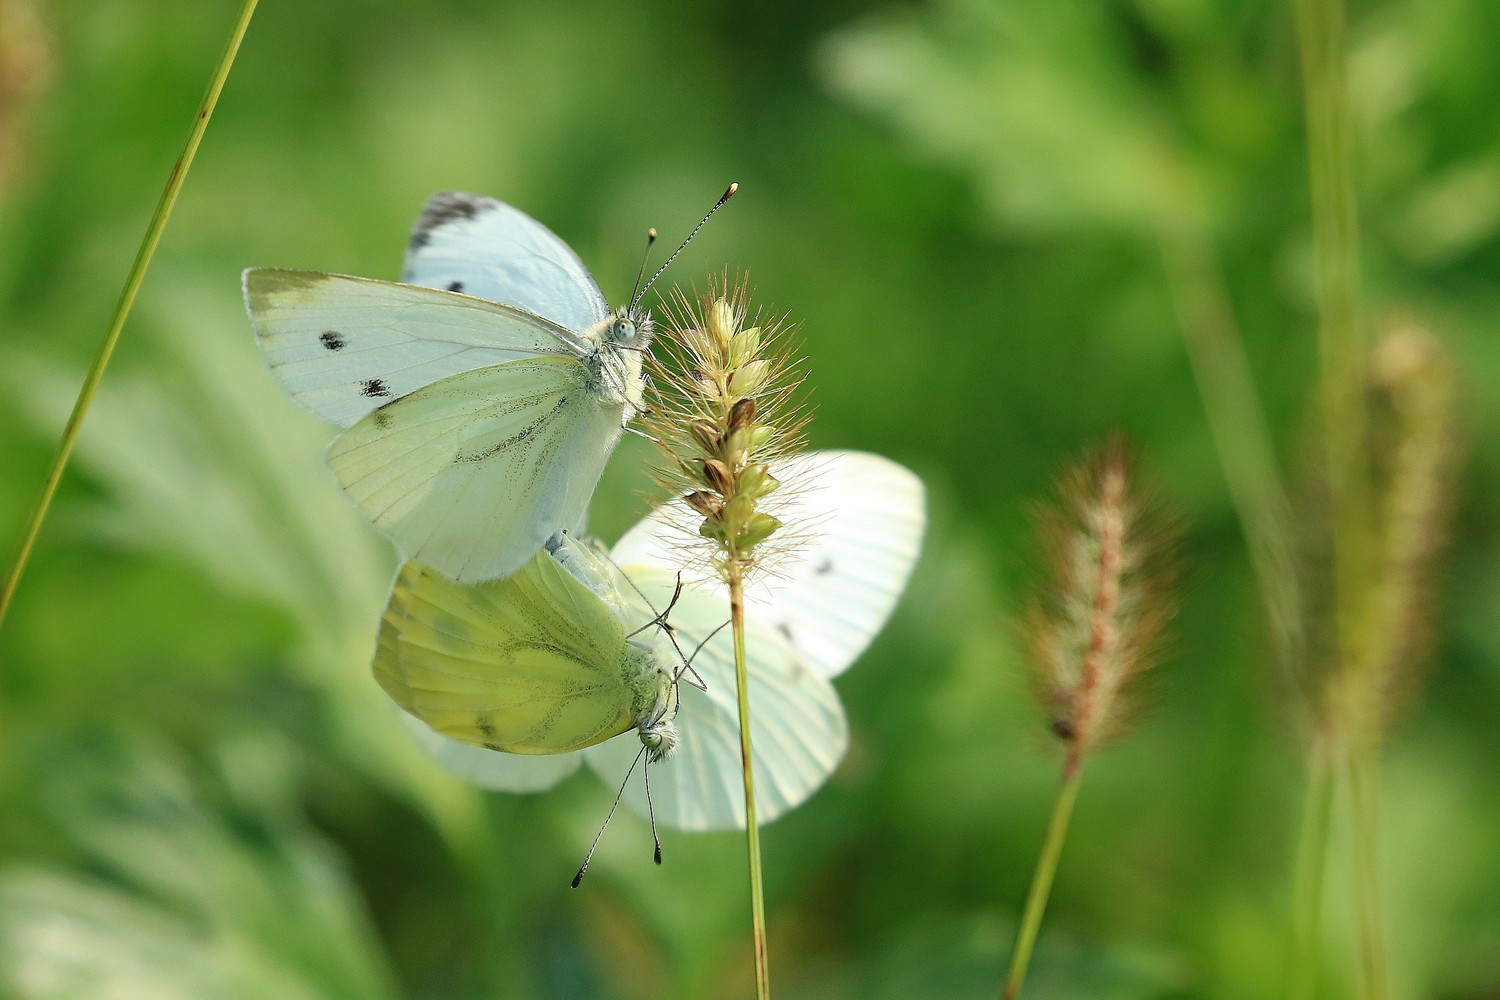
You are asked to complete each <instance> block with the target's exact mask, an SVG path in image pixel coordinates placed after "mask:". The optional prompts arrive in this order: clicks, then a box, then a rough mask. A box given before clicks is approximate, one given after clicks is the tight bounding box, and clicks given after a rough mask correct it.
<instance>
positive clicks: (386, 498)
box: [328, 357, 623, 583]
mask: <svg viewBox="0 0 1500 1000" xmlns="http://www.w3.org/2000/svg"><path fill="white" fill-rule="evenodd" d="M590 377H591V376H590V375H589V372H588V370H587V369H586V368H585V366H584V365H583V364H582V363H581V362H579V361H577V360H575V359H572V358H563V357H544V358H531V359H526V360H520V361H511V362H507V363H505V364H500V365H493V366H491V367H489V368H480V369H477V370H475V371H469V372H463V373H460V374H458V375H453V376H450V377H448V378H445V379H443V380H441V381H439V382H434V383H433V384H432V385H429V386H426V387H424V388H421V389H418V390H417V391H415V392H413V393H411V394H409V395H407V396H404V397H402V398H401V399H398V400H396V401H395V402H392V403H389V404H388V405H386V406H382V407H381V408H380V409H378V410H375V411H374V412H372V413H370V414H369V415H368V416H366V417H365V418H364V419H362V420H361V421H360V422H359V423H357V424H355V425H354V426H353V427H351V428H349V429H348V430H347V431H345V432H344V433H343V434H341V435H339V437H338V438H337V439H336V440H335V441H334V442H333V445H332V446H331V447H330V448H329V451H328V464H329V466H330V467H331V468H332V469H333V471H334V474H335V475H336V476H337V477H338V479H339V482H340V483H342V484H343V486H344V489H345V490H347V491H348V492H349V495H350V496H352V497H353V498H354V501H355V502H356V503H357V504H358V505H359V506H360V509H362V510H363V511H364V512H365V514H366V515H367V516H368V517H369V518H370V519H371V520H372V521H374V522H375V525H376V526H377V527H379V528H380V529H381V530H382V531H384V532H385V533H386V534H387V535H388V536H389V537H390V538H391V540H392V541H394V542H395V543H396V546H397V548H399V549H400V550H401V554H402V555H403V556H406V557H408V558H412V559H419V560H421V561H422V562H424V563H427V564H428V565H430V566H432V567H433V568H435V569H436V570H438V571H439V572H441V573H442V574H444V575H445V576H449V577H452V578H454V579H456V580H460V581H462V582H465V583H472V582H477V581H481V580H492V579H495V578H497V577H502V576H505V575H507V574H509V573H513V572H515V571H516V570H517V569H519V568H520V567H521V565H522V564H523V563H525V562H526V561H527V560H528V559H530V558H531V557H532V555H533V554H535V553H536V552H537V550H539V549H540V548H541V547H542V546H543V544H544V543H545V542H546V541H547V539H549V538H551V537H552V535H553V534H555V533H556V532H557V531H559V530H562V529H567V528H572V527H575V526H576V525H577V524H579V523H580V522H581V521H582V520H583V516H584V512H585V511H586V509H587V507H588V502H589V497H590V496H591V495H592V494H593V492H594V486H595V485H596V484H597V483H598V481H599V475H600V473H601V472H603V471H604V463H605V462H606V460H607V459H608V458H609V453H610V451H611V450H612V449H613V447H614V444H615V441H616V439H617V438H618V437H619V435H620V424H621V420H622V417H623V405H622V404H618V403H615V404H611V403H608V402H604V401H601V400H600V398H599V397H598V396H596V395H595V394H594V393H593V392H591V391H590V390H591V388H594V387H592V386H591V385H590V382H589V379H590Z"/></svg>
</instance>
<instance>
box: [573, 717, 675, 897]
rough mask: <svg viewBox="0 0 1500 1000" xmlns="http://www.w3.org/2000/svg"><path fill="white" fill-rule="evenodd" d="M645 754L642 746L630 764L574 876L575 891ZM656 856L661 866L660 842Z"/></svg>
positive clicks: (652, 829)
mask: <svg viewBox="0 0 1500 1000" xmlns="http://www.w3.org/2000/svg"><path fill="white" fill-rule="evenodd" d="M645 753H646V748H645V747H644V746H642V747H641V749H640V752H639V753H637V754H636V755H635V760H633V761H631V762H630V770H628V771H626V772H625V780H624V781H622V782H620V790H619V791H618V792H616V793H615V801H614V805H612V806H610V807H609V815H608V816H605V817H604V825H603V826H601V827H600V828H599V832H598V833H596V834H595V835H594V842H593V843H592V844H590V845H589V853H588V854H587V855H585V856H584V859H583V864H581V865H579V866H578V874H577V875H574V876H573V888H575V889H576V888H578V883H580V882H582V881H583V877H584V876H585V875H587V874H588V870H589V862H590V861H593V860H594V850H595V848H597V847H598V846H599V838H600V837H603V836H604V831H605V830H608V829H609V821H610V820H612V819H614V818H615V810H616V809H618V808H620V799H621V798H622V797H623V796H624V795H625V785H626V784H627V783H628V782H629V781H630V776H631V775H632V774H634V773H635V766H636V765H637V764H639V763H640V762H641V757H642V756H644V755H645ZM647 787H648V788H649V786H647ZM647 797H648V798H649V797H650V793H649V792H648V793H647ZM651 823H652V826H651V831H652V836H655V835H656V821H655V819H653V820H652V821H651ZM656 856H657V861H656V863H657V864H661V842H660V841H658V842H657V845H656Z"/></svg>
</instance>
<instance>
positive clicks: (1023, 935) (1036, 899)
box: [1004, 767, 1083, 1000]
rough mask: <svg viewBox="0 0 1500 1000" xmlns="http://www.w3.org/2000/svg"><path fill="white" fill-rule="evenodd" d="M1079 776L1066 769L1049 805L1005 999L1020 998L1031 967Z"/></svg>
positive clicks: (1077, 771)
mask: <svg viewBox="0 0 1500 1000" xmlns="http://www.w3.org/2000/svg"><path fill="white" fill-rule="evenodd" d="M1082 777H1083V769H1082V768H1081V767H1071V768H1069V769H1068V771H1067V773H1066V775H1065V776H1064V779H1063V785H1062V788H1061V789H1060V790H1059V791H1058V793H1057V801H1056V802H1055V803H1054V804H1053V806H1052V819H1051V820H1050V821H1049V822H1048V823H1047V838H1046V840H1044V841H1043V842H1042V853H1041V855H1040V856H1039V857H1038V858H1037V862H1036V872H1035V873H1034V874H1033V875H1032V877H1031V891H1030V892H1028V893H1027V895H1026V909H1025V911H1024V912H1023V913H1022V915H1021V929H1020V931H1019V932H1018V933H1017V934H1016V948H1015V951H1013V952H1012V953H1011V956H1010V972H1009V974H1008V975H1007V976H1006V978H1005V993H1004V998H1005V1000H1015V998H1016V997H1018V996H1020V995H1021V985H1022V984H1023V983H1024V982H1025V981H1026V968H1027V966H1028V965H1030V964H1031V950H1032V948H1033V947H1034V946H1035V945H1036V937H1037V932H1038V931H1039V930H1040V929H1041V926H1042V914H1043V913H1045V912H1046V910H1047V899H1048V898H1049V897H1050V896H1051V895H1052V878H1053V876H1054V875H1056V874H1057V860H1058V858H1059V856H1061V854H1062V845H1063V839H1064V838H1065V837H1066V836H1067V833H1068V820H1069V819H1070V818H1071V817H1072V815H1073V803H1074V801H1076V800H1077V798H1078V785H1079V783H1080V781H1081V780H1082Z"/></svg>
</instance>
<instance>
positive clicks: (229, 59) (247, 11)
mask: <svg viewBox="0 0 1500 1000" xmlns="http://www.w3.org/2000/svg"><path fill="white" fill-rule="evenodd" d="M257 2H258V0H245V4H244V6H243V7H242V8H241V9H240V15H239V18H238V19H237V20H236V21H235V23H234V28H233V29H232V30H231V31H230V33H229V42H228V44H226V45H225V47H224V53H223V55H221V56H220V57H219V62H218V64H217V65H216V66H215V67H214V71H213V76H212V77H210V78H209V82H208V90H207V91H206V92H205V93H204V95H203V100H202V102H201V103H200V104H199V105H198V110H197V112H196V114H194V116H193V125H192V128H191V129H190V130H189V131H188V137H187V142H186V143H185V144H184V145H183V149H182V153H181V154H180V155H179V156H178V157H177V162H175V163H174V164H172V172H171V173H170V174H169V175H168V176H167V185H166V187H165V188H164V189H163V190H162V193H161V199H160V200H159V201H158V202H157V203H156V211H155V212H154V213H153V214H152V216H151V221H150V223H149V224H147V226H146V234H145V236H144V237H142V239H141V245H140V248H139V249H138V250H137V251H136V255H135V260H134V262H132V263H131V265H130V271H129V273H128V274H127V275H126V276H125V287H124V288H123V289H122V290H121V292H120V300H119V302H118V303H117V304H116V305H115V312H114V317H113V319H111V320H110V325H109V331H108V332H107V333H106V334H105V335H104V341H103V343H101V344H100V345H99V351H98V353H97V354H96V355H95V356H94V362H93V365H92V366H91V367H90V368H89V371H88V375H86V376H85V377H84V380H83V386H82V387H81V388H80V389H79V390H78V399H77V401H75V402H74V404H73V412H72V414H71V415H70V416H69V417H68V422H67V425H66V426H64V428H63V433H62V438H61V439H60V440H59V441H58V444H57V451H56V452H55V453H54V454H53V456H52V465H51V467H50V468H49V469H48V470H47V477H46V479H45V481H44V482H43V484H42V495H41V497H40V498H39V499H38V500H37V505H36V508H35V509H34V510H33V511H32V513H31V517H30V519H29V520H28V521H27V522H26V526H25V527H24V528H23V529H22V532H21V543H20V546H19V547H18V548H17V550H16V556H15V560H14V561H13V562H12V563H11V566H10V569H9V571H8V572H7V573H6V575H5V582H4V583H3V584H0V628H3V627H4V625H5V616H6V614H7V613H8V612H9V610H10V602H11V599H12V598H13V597H14V596H15V592H16V587H17V586H19V584H20V582H21V575H22V573H24V572H25V570H26V563H27V561H28V560H29V559H30V557H31V550H32V548H33V547H34V546H35V545H36V539H37V535H38V534H40V533H41V530H42V523H43V522H44V521H45V520H46V519H47V512H48V511H49V510H50V509H51V507H52V500H53V498H54V497H55V496H56V495H57V487H58V484H59V483H61V482H62V477H63V473H64V472H65V471H66V470H67V467H68V460H69V459H70V458H71V457H72V455H73V445H74V444H75V443H76V442H77V440H78V432H79V431H80V430H81V429H82V428H83V420H84V417H86V416H87V415H88V411H89V406H90V404H92V403H93V401H94V394H95V392H97V391H98V388H99V383H100V382H101V381H102V380H103V378H104V370H105V368H107V367H108V366H109V360H110V357H111V356H112V355H113V354H114V351H115V345H116V344H117V343H119V340H120V331H121V330H123V329H124V328H125V320H126V319H127V318H128V317H129V316H130V309H131V307H132V306H133V305H134V304H135V297H136V293H137V292H139V291H140V287H141V281H142V280H143V279H144V278H145V276H146V268H147V266H148V265H149V264H150V263H151V258H152V256H153V255H154V254H155V253H156V245H157V244H158V243H159V242H161V234H162V231H163V230H165V229H166V226H167V218H168V217H169V216H170V215H171V214H172V207H173V206H174V205H176V204H177V195H178V193H179V192H181V190H182V185H183V182H184V181H185V180H186V179H187V172H188V168H189V167H191V166H192V164H193V157H194V156H195V155H196V154H197V152H198V145H199V143H201V142H202V141H203V133H204V132H205V131H206V130H207V129H208V122H209V119H210V118H212V117H213V112H214V106H215V105H217V104H218V102H219V94H220V93H221V92H222V91H223V89H224V81H225V80H227V79H228V78H229V70H230V68H231V67H232V66H233V65H234V59H235V56H236V55H237V54H238V53H239V50H240V42H241V41H242V40H243V39H244V37H245V32H246V30H247V29H248V28H249V27H250V18H251V17H252V16H253V15H254V13H255V6H256V4H257Z"/></svg>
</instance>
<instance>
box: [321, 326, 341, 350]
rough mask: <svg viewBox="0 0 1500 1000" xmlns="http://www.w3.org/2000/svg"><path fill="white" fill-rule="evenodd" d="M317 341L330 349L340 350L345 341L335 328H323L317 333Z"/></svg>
mask: <svg viewBox="0 0 1500 1000" xmlns="http://www.w3.org/2000/svg"><path fill="white" fill-rule="evenodd" d="M318 342H319V343H321V344H322V345H323V346H324V347H326V348H328V349H329V350H330V351H342V350H343V349H344V344H346V343H347V341H345V340H344V338H343V336H342V335H341V334H340V333H339V332H338V331H337V330H324V331H323V332H322V333H320V334H318Z"/></svg>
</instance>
